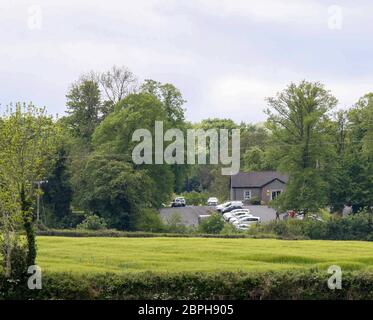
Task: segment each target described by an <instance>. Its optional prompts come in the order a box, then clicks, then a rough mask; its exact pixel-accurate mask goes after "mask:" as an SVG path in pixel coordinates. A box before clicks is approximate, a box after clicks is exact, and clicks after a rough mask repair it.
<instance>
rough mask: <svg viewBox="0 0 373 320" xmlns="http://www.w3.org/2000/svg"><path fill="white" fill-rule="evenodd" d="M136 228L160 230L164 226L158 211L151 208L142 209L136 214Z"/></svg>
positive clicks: (162, 229)
mask: <svg viewBox="0 0 373 320" xmlns="http://www.w3.org/2000/svg"><path fill="white" fill-rule="evenodd" d="M136 229H137V230H140V231H150V232H162V231H164V229H165V226H164V224H163V221H162V218H161V217H160V215H159V213H158V212H156V211H155V210H152V209H144V210H142V212H141V213H140V214H139V216H138V219H137V222H136Z"/></svg>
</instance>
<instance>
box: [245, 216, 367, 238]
mask: <svg viewBox="0 0 373 320" xmlns="http://www.w3.org/2000/svg"><path fill="white" fill-rule="evenodd" d="M248 233H249V234H251V235H256V236H257V235H260V234H273V235H275V236H276V237H278V238H281V239H315V240H363V241H373V215H372V214H369V213H366V212H362V213H359V214H355V215H350V216H348V217H346V218H342V217H340V216H332V217H330V219H329V220H328V221H323V222H322V221H316V220H308V219H306V220H297V219H288V220H285V221H284V220H282V221H272V222H270V223H267V224H262V225H260V226H258V227H256V228H251V229H250V230H249V231H248Z"/></svg>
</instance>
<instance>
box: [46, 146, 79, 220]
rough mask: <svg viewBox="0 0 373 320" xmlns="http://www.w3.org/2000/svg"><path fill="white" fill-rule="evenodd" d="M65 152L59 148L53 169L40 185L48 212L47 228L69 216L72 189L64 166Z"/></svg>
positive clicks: (65, 165)
mask: <svg viewBox="0 0 373 320" xmlns="http://www.w3.org/2000/svg"><path fill="white" fill-rule="evenodd" d="M66 155H67V153H66V150H65V149H64V148H61V149H60V150H59V151H58V154H57V161H56V162H55V164H54V168H53V169H52V170H51V172H50V173H49V175H48V176H47V179H46V183H44V184H42V188H43V192H44V194H43V201H44V204H45V206H46V208H47V210H48V211H49V213H50V214H49V219H48V220H49V221H48V222H47V225H48V226H56V225H58V224H59V223H60V222H61V220H63V219H64V218H65V217H67V216H69V215H70V214H71V208H70V204H71V201H72V195H73V194H72V187H71V183H70V174H69V172H68V170H67V164H66V161H67V159H66Z"/></svg>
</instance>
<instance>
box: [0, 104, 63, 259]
mask: <svg viewBox="0 0 373 320" xmlns="http://www.w3.org/2000/svg"><path fill="white" fill-rule="evenodd" d="M58 136H59V131H58V128H57V127H56V125H55V123H54V121H53V119H52V118H51V117H49V116H47V115H46V113H45V110H44V109H42V108H37V107H35V106H34V105H32V104H29V105H25V104H19V103H17V104H16V105H15V106H14V107H12V106H10V107H9V108H8V110H7V111H6V114H5V115H4V117H3V118H2V120H1V121H0V177H1V187H2V188H1V189H2V190H1V192H0V196H4V198H3V199H2V201H4V205H5V207H4V209H5V210H6V211H7V213H6V214H5V216H8V218H9V215H10V216H12V215H15V216H17V219H15V220H14V219H11V218H9V219H8V220H9V224H8V225H10V226H11V225H12V221H13V222H14V221H16V220H19V219H18V217H20V218H21V221H22V225H23V229H24V231H25V234H26V241H27V257H26V262H27V265H34V264H35V258H36V243H35V233H34V204H35V199H36V197H37V194H38V190H37V188H36V184H35V182H36V181H39V180H42V179H44V178H45V175H46V173H47V171H48V166H49V165H50V164H51V163H52V161H51V159H52V158H53V155H54V154H55V152H56V147H57V145H58V141H59V139H58ZM9 195H12V196H11V197H9ZM2 201H0V202H2ZM3 227H4V225H3ZM5 258H6V257H5Z"/></svg>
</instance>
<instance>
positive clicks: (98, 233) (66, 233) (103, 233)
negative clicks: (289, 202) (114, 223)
mask: <svg viewBox="0 0 373 320" xmlns="http://www.w3.org/2000/svg"><path fill="white" fill-rule="evenodd" d="M37 235H39V236H58V237H128V238H154V237H176V238H187V237H188V238H256V236H250V235H247V234H244V233H240V234H197V233H156V232H142V231H134V232H131V231H118V230H78V229H49V230H40V231H37Z"/></svg>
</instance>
